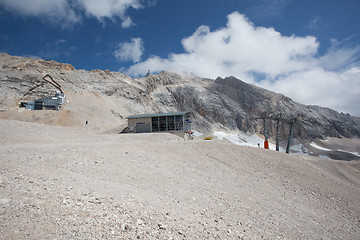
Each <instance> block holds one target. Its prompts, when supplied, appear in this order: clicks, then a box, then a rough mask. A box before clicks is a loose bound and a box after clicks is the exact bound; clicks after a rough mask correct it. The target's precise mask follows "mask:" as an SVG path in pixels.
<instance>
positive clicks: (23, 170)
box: [0, 120, 360, 239]
mask: <svg viewBox="0 0 360 240" xmlns="http://www.w3.org/2000/svg"><path fill="white" fill-rule="evenodd" d="M0 124H1V126H2V127H1V128H0V137H1V139H0V159H1V161H0V224H1V228H0V238H1V239H262V238H264V239H276V238H279V239H320V238H322V239H359V238H360V201H359V199H360V191H359V190H360V161H350V162H341V161H333V160H323V159H320V158H315V157H308V156H302V155H297V154H292V155H287V154H285V153H278V152H275V151H268V150H264V149H257V148H251V147H243V146H237V145H234V144H231V143H229V142H227V141H225V140H224V141H220V140H213V141H203V140H202V139H195V140H193V141H184V140H183V139H181V138H178V137H176V136H174V135H171V134H167V133H163V134H129V135H127V134H94V133H90V132H87V131H86V130H84V129H78V128H69V127H55V126H46V125H42V124H34V123H25V122H19V121H13V120H0Z"/></svg>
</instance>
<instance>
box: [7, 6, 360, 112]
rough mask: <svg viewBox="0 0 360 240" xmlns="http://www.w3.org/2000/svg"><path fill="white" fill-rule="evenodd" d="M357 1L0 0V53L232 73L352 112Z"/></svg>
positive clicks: (139, 69)
mask: <svg viewBox="0 0 360 240" xmlns="http://www.w3.org/2000/svg"><path fill="white" fill-rule="evenodd" d="M359 12H360V1H358V0H102V1H101V0H0V26H1V28H0V50H1V51H2V52H7V53H9V54H11V55H17V56H33V57H40V58H43V59H49V60H56V61H59V62H67V63H70V64H72V65H73V66H74V67H75V68H77V69H86V70H92V69H103V70H106V69H109V70H112V71H121V72H123V73H126V74H128V75H130V76H133V77H137V76H144V75H145V74H146V73H147V70H148V69H149V70H150V71H151V72H152V73H156V72H159V71H162V70H171V71H177V72H182V71H185V72H192V73H195V74H197V75H199V76H201V77H209V78H214V79H215V78H216V77H217V76H221V77H226V76H230V75H232V76H235V77H238V78H240V79H242V80H243V81H246V82H248V83H252V84H255V85H258V86H261V87H264V88H267V89H269V90H273V91H275V92H279V93H282V94H285V95H287V96H289V97H291V98H292V99H293V100H295V101H297V102H300V103H303V104H316V105H320V106H325V107H331V108H333V109H335V110H338V111H342V112H345V113H350V114H352V115H355V116H360V107H359V102H360V57H359V56H360V35H359V33H360V32H359V29H360V14H359Z"/></svg>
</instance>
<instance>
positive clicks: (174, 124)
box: [151, 115, 184, 132]
mask: <svg viewBox="0 0 360 240" xmlns="http://www.w3.org/2000/svg"><path fill="white" fill-rule="evenodd" d="M151 126H152V132H169V131H183V130H184V116H183V115H174V116H161V117H152V118H151Z"/></svg>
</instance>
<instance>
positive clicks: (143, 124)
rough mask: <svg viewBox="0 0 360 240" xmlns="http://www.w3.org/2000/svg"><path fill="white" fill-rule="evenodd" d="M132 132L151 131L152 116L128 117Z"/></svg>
mask: <svg viewBox="0 0 360 240" xmlns="http://www.w3.org/2000/svg"><path fill="white" fill-rule="evenodd" d="M128 126H129V130H130V132H134V133H139V132H151V118H150V117H149V118H131V119H128Z"/></svg>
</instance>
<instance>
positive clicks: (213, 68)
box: [126, 12, 360, 116]
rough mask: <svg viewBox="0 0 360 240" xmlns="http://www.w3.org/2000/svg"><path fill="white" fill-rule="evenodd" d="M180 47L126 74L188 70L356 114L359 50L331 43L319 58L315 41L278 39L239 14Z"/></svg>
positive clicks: (202, 30) (309, 38)
mask: <svg viewBox="0 0 360 240" xmlns="http://www.w3.org/2000/svg"><path fill="white" fill-rule="evenodd" d="M182 45H183V48H184V53H181V54H174V53H170V54H169V56H168V57H167V58H160V57H158V56H152V57H150V58H148V59H147V60H146V61H143V62H139V63H137V64H134V65H133V66H131V67H130V68H129V69H127V71H126V72H127V74H129V75H132V76H139V75H141V74H143V72H144V69H150V70H151V71H152V72H157V71H162V70H171V71H187V72H193V73H195V74H197V75H199V76H202V77H209V78H216V77H218V76H221V77H225V76H231V75H232V76H236V77H238V78H240V79H242V80H244V81H247V82H250V83H254V84H257V85H260V86H263V87H266V88H268V89H271V90H273V91H275V92H280V93H283V94H285V95H287V96H289V97H291V98H293V99H294V100H295V101H298V102H300V103H305V104H317V105H320V106H325V107H331V108H334V109H336V110H338V111H344V112H350V113H352V114H354V115H357V116H360V109H358V107H356V106H355V105H356V104H357V103H358V102H360V95H359V92H358V90H356V89H360V82H359V81H360V80H359V79H360V74H359V69H360V68H359V66H360V64H358V65H357V64H356V57H357V56H359V53H360V48H359V47H355V48H344V47H342V46H341V44H340V45H339V44H333V47H332V48H330V49H329V51H328V53H327V54H326V55H324V56H321V57H318V48H319V43H318V42H317V40H316V38H315V37H312V36H306V37H298V36H283V35H281V34H280V33H279V32H277V31H276V30H275V29H273V28H265V27H256V26H254V25H253V24H252V23H251V22H250V21H249V20H248V19H247V18H246V17H245V16H244V15H242V14H240V13H238V12H234V13H232V14H230V15H229V16H228V22H227V25H226V26H225V27H223V28H220V29H217V30H214V31H211V30H210V28H209V27H208V26H200V27H199V28H198V29H197V30H196V32H195V33H194V34H192V35H191V36H189V37H187V38H184V39H183V40H182ZM354 62H355V64H350V63H354Z"/></svg>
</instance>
